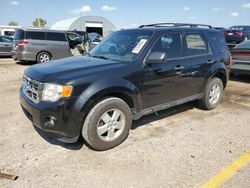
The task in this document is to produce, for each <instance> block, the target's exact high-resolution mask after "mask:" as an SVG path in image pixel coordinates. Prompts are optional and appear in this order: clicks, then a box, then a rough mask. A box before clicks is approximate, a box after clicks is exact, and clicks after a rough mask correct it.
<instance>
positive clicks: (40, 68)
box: [25, 56, 124, 83]
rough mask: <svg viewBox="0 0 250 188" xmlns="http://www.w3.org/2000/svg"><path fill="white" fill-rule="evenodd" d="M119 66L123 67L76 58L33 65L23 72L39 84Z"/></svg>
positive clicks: (103, 61)
mask: <svg viewBox="0 0 250 188" xmlns="http://www.w3.org/2000/svg"><path fill="white" fill-rule="evenodd" d="M121 66H124V63H123V62H118V61H112V60H104V59H97V58H93V57H87V56H78V57H70V58H64V59H60V60H55V61H50V62H48V63H42V64H37V65H33V66H31V67H29V68H28V69H26V70H25V74H26V75H27V76H29V77H30V78H32V79H34V80H37V81H39V82H51V81H52V82H53V83H54V82H62V81H66V80H68V79H72V78H73V77H74V76H75V77H77V76H80V75H86V74H93V73H97V72H100V71H107V70H110V69H114V68H118V67H121ZM69 75H70V76H69ZM72 76H73V77H72Z"/></svg>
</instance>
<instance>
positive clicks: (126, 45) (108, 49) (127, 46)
mask: <svg viewBox="0 0 250 188" xmlns="http://www.w3.org/2000/svg"><path fill="white" fill-rule="evenodd" d="M152 34H153V33H152V32H150V31H139V30H138V31H126V30H124V31H117V32H114V33H113V34H111V35H110V36H109V37H108V38H106V39H105V40H104V41H103V42H101V43H100V44H99V45H98V46H96V47H95V48H94V49H93V50H91V52H90V53H89V55H90V56H93V57H97V58H98V57H100V58H103V59H111V60H117V61H133V60H135V59H136V57H137V56H138V54H139V53H140V52H141V50H142V48H143V47H144V46H145V44H146V43H147V41H148V40H149V38H150V37H151V36H152Z"/></svg>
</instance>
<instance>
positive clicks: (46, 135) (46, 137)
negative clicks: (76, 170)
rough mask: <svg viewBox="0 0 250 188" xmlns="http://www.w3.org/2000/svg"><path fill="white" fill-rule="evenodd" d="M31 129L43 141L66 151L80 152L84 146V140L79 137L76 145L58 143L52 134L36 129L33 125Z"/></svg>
mask: <svg viewBox="0 0 250 188" xmlns="http://www.w3.org/2000/svg"><path fill="white" fill-rule="evenodd" d="M33 127H34V129H35V130H36V132H37V133H38V134H39V135H40V136H41V137H42V138H43V139H44V140H46V141H47V142H49V143H50V144H52V145H58V146H61V147H63V148H65V149H68V150H80V149H81V148H82V147H83V146H84V140H83V138H82V137H81V136H79V139H78V140H77V142H76V143H64V142H61V141H59V140H58V139H57V138H56V137H55V136H54V135H53V134H51V133H48V132H45V131H43V130H41V129H39V128H38V127H36V126H35V125H33Z"/></svg>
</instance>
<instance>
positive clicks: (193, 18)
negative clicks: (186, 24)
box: [188, 16, 196, 20]
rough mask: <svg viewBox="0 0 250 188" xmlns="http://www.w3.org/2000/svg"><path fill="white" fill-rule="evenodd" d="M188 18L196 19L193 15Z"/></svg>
mask: <svg viewBox="0 0 250 188" xmlns="http://www.w3.org/2000/svg"><path fill="white" fill-rule="evenodd" d="M188 19H190V20H195V19H196V17H194V16H190V17H189V18H188Z"/></svg>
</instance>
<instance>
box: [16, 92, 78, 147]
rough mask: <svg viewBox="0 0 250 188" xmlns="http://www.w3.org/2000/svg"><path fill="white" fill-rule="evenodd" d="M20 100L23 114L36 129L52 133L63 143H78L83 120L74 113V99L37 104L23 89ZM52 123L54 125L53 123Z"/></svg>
mask: <svg viewBox="0 0 250 188" xmlns="http://www.w3.org/2000/svg"><path fill="white" fill-rule="evenodd" d="M19 99H20V104H21V107H22V110H23V112H24V113H25V115H26V116H27V118H28V119H29V120H30V121H31V122H32V123H33V124H34V125H35V126H36V127H38V128H40V129H42V130H43V131H45V132H49V133H52V134H53V135H54V136H55V138H58V139H59V140H61V141H63V142H67V143H73V142H76V141H77V139H78V137H79V133H80V129H81V124H82V120H81V118H80V117H79V115H78V116H77V115H76V114H74V113H72V108H73V105H72V104H73V101H74V99H73V100H70V99H69V100H67V101H63V100H59V101H58V102H55V103H46V102H40V103H38V104H36V103H34V102H32V101H31V100H30V99H29V98H27V97H26V96H25V95H24V93H23V92H22V90H21V89H20V90H19ZM52 121H53V123H51V122H52Z"/></svg>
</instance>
